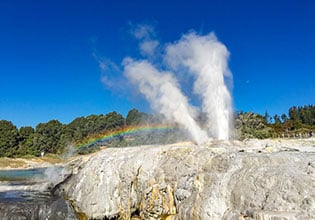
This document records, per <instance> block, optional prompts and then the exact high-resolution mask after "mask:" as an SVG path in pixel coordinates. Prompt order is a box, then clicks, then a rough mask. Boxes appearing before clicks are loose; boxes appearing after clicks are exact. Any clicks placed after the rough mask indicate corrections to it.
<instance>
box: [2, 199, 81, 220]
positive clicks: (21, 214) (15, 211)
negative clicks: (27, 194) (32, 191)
mask: <svg viewBox="0 0 315 220" xmlns="http://www.w3.org/2000/svg"><path fill="white" fill-rule="evenodd" d="M0 219H1V220H2V219H3V220H7V219H14V220H38V219H44V220H46V219H47V220H60V219H64V220H75V219H77V217H76V215H75V213H74V211H73V209H72V207H71V206H70V205H69V204H68V203H67V202H66V201H65V200H64V199H63V198H58V197H46V198H34V200H22V201H21V200H20V199H19V200H18V201H17V200H12V201H8V200H1V201H0Z"/></svg>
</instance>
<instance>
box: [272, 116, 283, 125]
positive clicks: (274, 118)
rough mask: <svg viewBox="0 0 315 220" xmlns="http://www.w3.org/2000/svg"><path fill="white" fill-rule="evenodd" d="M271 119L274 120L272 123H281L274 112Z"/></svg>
mask: <svg viewBox="0 0 315 220" xmlns="http://www.w3.org/2000/svg"><path fill="white" fill-rule="evenodd" d="M273 120H274V123H275V124H281V120H280V117H279V115H277V114H275V115H274V116H273Z"/></svg>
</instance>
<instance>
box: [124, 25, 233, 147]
mask: <svg viewBox="0 0 315 220" xmlns="http://www.w3.org/2000/svg"><path fill="white" fill-rule="evenodd" d="M132 33H133V35H134V37H135V38H136V39H137V40H138V41H139V44H138V46H139V49H140V54H141V55H142V56H143V57H146V59H144V60H134V59H132V58H125V59H124V61H123V64H122V65H123V68H124V70H123V73H124V76H125V77H126V78H127V80H128V81H130V82H131V83H132V84H133V85H135V86H137V88H138V89H139V91H140V92H141V93H142V94H143V95H144V96H145V98H146V99H147V100H148V102H149V103H150V106H151V108H152V109H153V110H154V111H157V112H159V113H161V114H163V115H164V116H165V118H166V119H167V120H170V121H175V122H177V123H178V124H180V125H182V126H183V127H184V128H185V129H186V130H188V131H189V132H190V134H191V136H192V138H193V140H194V141H195V142H196V143H198V144H200V143H203V142H205V141H207V140H208V139H209V138H208V135H210V136H211V137H213V138H216V139H229V137H230V136H231V135H230V130H231V121H232V98H231V95H230V93H229V90H228V88H227V87H226V85H225V80H226V79H230V80H231V81H232V74H231V72H230V71H229V68H228V65H227V61H228V58H229V52H228V50H227V49H226V47H225V46H224V45H223V44H222V43H221V42H219V41H218V40H217V38H216V36H215V35H214V34H213V33H210V34H208V35H198V34H196V33H194V32H191V33H188V34H186V35H183V36H182V37H181V38H180V39H179V41H177V42H175V43H173V44H167V46H166V47H164V49H165V51H164V52H163V51H161V50H160V49H163V46H162V45H161V44H160V43H159V42H158V41H157V40H155V31H154V28H153V27H152V26H148V25H137V26H136V28H134V29H133V31H132ZM161 56H162V57H161ZM153 62H154V63H153ZM156 62H157V63H156ZM161 67H163V68H166V69H168V70H169V71H164V70H163V71H162V70H160V68H161ZM187 73H188V74H189V77H187ZM175 76H177V78H176V77H175ZM180 76H181V77H182V76H184V77H186V79H190V78H193V80H194V83H193V93H194V94H195V95H198V97H201V100H202V106H201V109H198V110H199V111H200V110H201V111H202V112H203V113H205V114H206V116H207V119H206V120H207V121H206V126H207V131H205V130H203V129H201V127H200V126H199V125H198V123H197V122H196V120H195V119H196V118H197V116H198V111H197V108H196V107H192V106H191V105H190V103H189V101H188V97H189V98H194V97H195V96H191V95H192V93H190V92H188V93H187V94H186V95H187V96H188V97H186V96H185V95H183V93H182V91H181V89H180V86H179V83H178V81H177V79H180Z"/></svg>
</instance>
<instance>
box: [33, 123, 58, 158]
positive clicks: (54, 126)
mask: <svg viewBox="0 0 315 220" xmlns="http://www.w3.org/2000/svg"><path fill="white" fill-rule="evenodd" d="M62 128H63V125H62V124H61V123H60V122H59V121H58V120H51V121H49V122H47V123H40V124H38V125H37V126H36V130H35V134H34V139H33V141H34V150H35V155H37V156H39V155H40V153H41V152H43V151H44V152H46V153H60V152H61V151H62V150H63V148H64V146H60V137H61V134H62V132H61V131H62Z"/></svg>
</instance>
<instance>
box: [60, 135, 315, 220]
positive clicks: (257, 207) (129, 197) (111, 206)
mask: <svg viewBox="0 0 315 220" xmlns="http://www.w3.org/2000/svg"><path fill="white" fill-rule="evenodd" d="M60 192H62V193H64V195H65V196H66V197H67V198H68V199H69V200H70V201H72V204H73V205H74V206H75V208H76V210H77V211H79V212H82V213H84V214H85V216H86V217H87V218H88V219H167V220H171V219H178V220H179V219H189V220H190V219H215V220H216V219H224V220H232V219H255V220H266V219H270V220H271V219H277V220H278V219H279V220H291V219H313V218H314V216H315V139H309V140H305V141H304V142H303V143H302V141H298V140H292V141H283V140H268V141H265V142H259V141H248V142H247V143H245V142H237V141H234V142H227V141H226V142H223V141H212V142H211V143H208V144H205V145H203V146H196V145H193V144H191V143H181V144H174V145H165V146H141V147H130V148H108V149H105V150H103V151H101V152H99V153H98V154H95V155H93V156H91V157H90V159H89V160H88V161H86V162H77V164H76V165H74V173H73V175H72V177H71V178H70V179H69V180H68V181H67V182H65V183H64V184H63V185H62V186H61V188H60Z"/></svg>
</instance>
